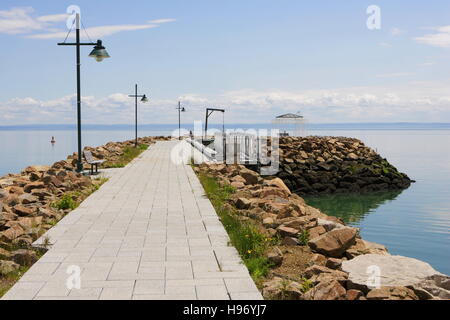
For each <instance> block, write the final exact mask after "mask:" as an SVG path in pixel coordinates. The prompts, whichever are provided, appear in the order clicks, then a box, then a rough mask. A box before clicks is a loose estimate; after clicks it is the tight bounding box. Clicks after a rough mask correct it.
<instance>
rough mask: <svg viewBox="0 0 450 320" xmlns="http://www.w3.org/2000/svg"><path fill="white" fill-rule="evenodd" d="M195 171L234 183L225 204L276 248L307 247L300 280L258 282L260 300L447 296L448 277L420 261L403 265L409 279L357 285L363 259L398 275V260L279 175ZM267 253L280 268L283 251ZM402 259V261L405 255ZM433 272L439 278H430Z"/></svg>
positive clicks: (216, 167)
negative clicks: (310, 203)
mask: <svg viewBox="0 0 450 320" xmlns="http://www.w3.org/2000/svg"><path fill="white" fill-rule="evenodd" d="M195 170H196V171H197V172H202V173H203V174H207V175H209V176H213V177H215V178H217V179H218V181H219V183H220V184H221V185H231V186H233V187H235V188H236V192H235V193H234V194H233V196H232V198H231V200H230V205H232V206H234V208H235V209H236V212H237V213H238V214H239V215H240V216H242V217H243V218H245V219H251V220H252V221H253V222H254V223H255V224H256V225H257V226H258V227H259V228H260V230H261V232H263V233H264V234H266V235H267V236H270V237H279V239H280V243H281V246H290V247H292V248H294V247H298V246H304V250H305V251H309V254H310V255H311V258H310V261H309V267H308V268H306V269H305V270H303V272H301V273H299V274H297V275H296V278H297V279H303V280H302V281H295V280H292V278H290V277H282V275H281V276H280V275H279V274H278V275H273V277H272V279H269V280H268V281H266V282H265V283H264V284H263V289H262V293H263V295H264V296H265V297H266V298H269V299H294V300H299V299H302V300H328V299H332V300H365V299H432V298H446V297H447V294H450V291H448V290H449V288H447V287H448V284H449V283H450V277H447V276H444V275H440V274H439V273H438V272H437V271H435V270H434V269H433V268H431V266H429V265H428V264H426V263H424V262H421V265H422V266H423V267H422V268H416V269H414V268H413V267H412V266H413V265H414V263H413V264H409V268H408V274H407V275H404V276H405V277H406V276H407V277H408V278H409V279H414V281H409V282H408V281H406V282H394V281H392V282H386V283H384V282H383V283H381V287H380V288H371V287H368V286H363V285H361V282H366V281H368V280H369V279H368V277H369V276H370V274H368V273H367V270H366V269H364V268H365V267H367V263H368V262H367V261H368V260H367V259H368V258H371V259H369V260H370V261H372V262H373V263H372V264H374V265H377V264H379V265H380V268H382V269H383V270H395V271H396V273H395V272H393V274H392V277H393V278H395V277H397V278H399V277H400V276H401V270H399V269H398V264H399V262H398V260H399V258H394V257H392V256H390V255H389V253H388V251H387V250H386V248H385V247H384V246H383V245H380V244H376V243H372V242H368V241H365V240H363V239H361V237H360V236H359V230H358V229H356V228H352V227H348V226H346V225H345V223H344V222H343V221H341V220H340V219H338V218H336V217H331V216H327V215H326V214H324V213H322V212H321V211H319V210H318V209H316V208H313V207H311V206H308V205H307V204H306V203H305V201H304V200H303V199H302V198H301V197H300V196H298V195H297V194H294V193H292V192H291V191H290V189H289V188H288V187H287V186H286V184H284V183H283V181H282V180H281V179H280V178H266V179H263V178H262V177H261V176H260V175H259V174H258V173H256V172H254V171H252V170H249V169H247V168H245V167H244V166H240V165H233V166H226V165H222V164H203V165H200V166H199V167H195ZM267 257H268V259H269V261H272V262H273V265H274V266H276V267H279V266H281V268H282V267H283V264H284V259H283V253H282V252H281V250H279V249H278V247H277V246H276V247H272V248H271V250H270V252H268V253H267ZM365 257H367V258H365ZM373 257H375V258H373ZM402 258H403V260H402V261H404V260H405V259H406V260H407V259H408V258H404V257H402ZM360 259H361V260H360ZM412 260H414V259H412ZM353 261H355V262H356V264H355V263H354V262H353ZM361 261H362V262H361ZM416 261H417V260H416ZM358 262H359V263H358ZM378 262H379V263H378ZM405 265H406V264H403V266H405ZM424 265H426V266H424ZM277 270H278V269H277ZM382 272H383V271H382ZM381 276H383V277H384V276H385V275H384V274H382V275H381ZM438 276H439V277H441V278H436V277H438Z"/></svg>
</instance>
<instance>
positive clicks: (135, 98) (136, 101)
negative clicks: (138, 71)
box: [129, 84, 148, 148]
mask: <svg viewBox="0 0 450 320" xmlns="http://www.w3.org/2000/svg"><path fill="white" fill-rule="evenodd" d="M129 97H130V98H134V101H135V108H134V118H135V135H136V136H135V140H134V146H135V147H136V148H137V147H138V113H137V106H138V98H142V99H141V102H143V103H146V102H148V98H147V96H146V95H145V94H144V95H138V85H137V84H136V85H135V90H134V94H130V95H129Z"/></svg>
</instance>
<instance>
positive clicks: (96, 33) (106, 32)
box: [27, 24, 158, 39]
mask: <svg viewBox="0 0 450 320" xmlns="http://www.w3.org/2000/svg"><path fill="white" fill-rule="evenodd" d="M156 27H158V26H157V25H151V24H142V25H137V24H134V25H112V26H100V27H92V28H86V33H87V34H88V35H89V36H90V37H91V38H93V39H94V38H103V37H106V36H110V35H113V34H115V33H119V32H123V31H134V30H144V29H152V28H156ZM66 35H67V31H62V32H50V33H40V34H34V35H29V36H27V38H30V39H61V38H65V37H66ZM74 37H75V34H74V33H72V34H71V35H70V36H69V38H74Z"/></svg>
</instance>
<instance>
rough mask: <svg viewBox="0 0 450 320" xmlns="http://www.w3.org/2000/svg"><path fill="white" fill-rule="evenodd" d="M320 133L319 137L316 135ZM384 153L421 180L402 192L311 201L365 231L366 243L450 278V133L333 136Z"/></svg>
mask: <svg viewBox="0 0 450 320" xmlns="http://www.w3.org/2000/svg"><path fill="white" fill-rule="evenodd" d="M310 133H314V134H319V132H310ZM327 134H330V135H342V136H352V137H356V138H359V139H361V140H363V141H364V142H365V143H366V145H369V146H370V147H372V148H375V149H377V150H378V152H379V153H380V154H381V155H383V156H384V157H386V158H387V159H388V160H389V161H390V162H391V163H392V164H393V165H395V166H396V167H397V168H398V169H399V170H400V171H402V172H405V173H407V174H408V175H409V176H410V178H412V179H414V180H416V181H417V182H416V183H414V184H413V185H412V186H411V187H410V188H408V189H407V190H404V191H402V192H387V193H375V194H368V195H336V196H324V197H319V198H309V199H307V202H308V203H309V204H310V205H312V206H315V207H318V208H320V209H321V210H323V211H324V212H326V213H327V214H330V215H335V216H339V217H341V218H343V219H344V220H345V221H346V222H347V223H349V224H350V225H353V226H356V227H358V228H361V235H362V237H363V238H364V239H365V240H368V241H375V242H378V243H382V244H384V245H386V246H387V248H388V249H389V251H390V252H391V253H392V254H399V255H404V256H409V257H414V258H417V259H420V260H423V261H426V262H428V263H430V264H431V265H432V266H433V267H434V268H435V269H436V270H438V271H440V272H443V273H446V274H450V144H449V142H450V131H449V130H416V131H410V130H401V131H398V130H395V131H389V130H377V131H329V132H327Z"/></svg>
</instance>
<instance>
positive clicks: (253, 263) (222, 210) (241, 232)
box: [199, 174, 272, 282]
mask: <svg viewBox="0 0 450 320" xmlns="http://www.w3.org/2000/svg"><path fill="white" fill-rule="evenodd" d="M199 179H200V181H201V183H202V185H203V188H204V189H205V191H206V194H207V196H208V198H209V199H210V200H211V203H212V204H213V206H214V208H215V209H216V212H217V214H218V215H219V217H220V220H221V221H222V223H223V225H224V227H225V229H226V231H227V232H228V236H229V237H230V242H231V244H232V245H233V246H234V247H235V248H236V249H237V251H238V252H239V254H240V256H241V258H242V260H243V261H244V263H245V265H246V266H247V268H248V270H249V272H250V274H251V275H252V277H253V279H254V280H255V281H256V282H258V280H259V279H261V278H262V277H265V276H266V275H267V274H268V272H269V269H270V267H271V264H270V262H269V260H268V259H267V258H266V256H265V252H266V250H267V248H268V245H269V243H270V241H272V239H269V238H267V237H265V236H264V235H263V234H261V233H260V232H259V231H258V229H257V228H256V226H255V225H253V224H252V223H250V222H243V221H241V220H239V218H238V216H237V215H236V213H235V211H234V210H233V209H230V207H229V206H226V205H225V204H226V203H227V201H228V200H229V199H230V196H231V195H232V194H233V193H234V192H235V189H234V188H233V187H231V186H229V185H226V186H223V187H221V186H220V185H219V183H218V182H217V180H216V179H214V178H212V177H208V176H206V175H204V174H199Z"/></svg>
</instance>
